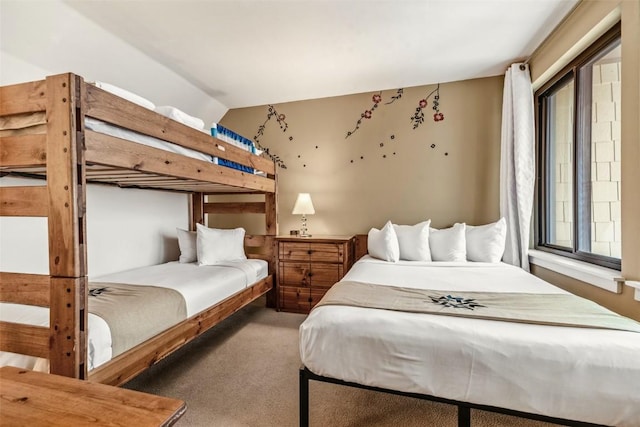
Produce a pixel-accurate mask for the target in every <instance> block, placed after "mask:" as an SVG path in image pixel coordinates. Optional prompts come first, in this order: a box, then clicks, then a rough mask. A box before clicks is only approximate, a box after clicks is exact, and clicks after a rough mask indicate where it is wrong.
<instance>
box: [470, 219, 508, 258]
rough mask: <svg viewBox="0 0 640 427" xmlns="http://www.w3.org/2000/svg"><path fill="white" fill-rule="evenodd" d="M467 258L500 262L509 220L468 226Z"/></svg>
mask: <svg viewBox="0 0 640 427" xmlns="http://www.w3.org/2000/svg"><path fill="white" fill-rule="evenodd" d="M466 239H467V259H468V260H469V261H477V262H500V260H502V255H503V254H504V245H505V241H506V240H507V221H506V220H505V219H504V218H500V219H499V220H498V221H496V222H494V223H491V224H487V225H480V226H476V227H474V226H471V225H467V226H466Z"/></svg>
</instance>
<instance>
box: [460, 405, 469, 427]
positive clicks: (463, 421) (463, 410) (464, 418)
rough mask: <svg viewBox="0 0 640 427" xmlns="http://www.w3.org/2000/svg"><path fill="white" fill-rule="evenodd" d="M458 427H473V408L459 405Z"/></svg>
mask: <svg viewBox="0 0 640 427" xmlns="http://www.w3.org/2000/svg"><path fill="white" fill-rule="evenodd" d="M458 427H471V408H469V407H468V406H465V405H458Z"/></svg>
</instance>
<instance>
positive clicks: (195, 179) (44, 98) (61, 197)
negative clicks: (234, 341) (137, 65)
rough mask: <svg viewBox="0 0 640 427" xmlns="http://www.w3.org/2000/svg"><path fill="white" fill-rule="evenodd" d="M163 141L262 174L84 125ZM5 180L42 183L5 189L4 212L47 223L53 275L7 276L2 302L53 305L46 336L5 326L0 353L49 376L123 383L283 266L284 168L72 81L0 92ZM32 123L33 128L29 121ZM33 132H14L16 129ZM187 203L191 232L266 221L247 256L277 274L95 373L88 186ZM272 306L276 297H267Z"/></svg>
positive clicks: (0, 168) (0, 287)
mask: <svg viewBox="0 0 640 427" xmlns="http://www.w3.org/2000/svg"><path fill="white" fill-rule="evenodd" d="M88 117H90V118H93V119H97V120H101V121H103V122H107V123H111V124H114V125H116V126H119V127H120V128H124V129H127V130H130V131H133V132H137V133H140V134H144V135H147V136H151V137H155V138H159V139H162V140H164V141H167V142H170V143H173V144H177V145H180V146H183V147H186V148H191V149H194V150H197V151H200V152H203V153H206V154H208V155H211V156H217V157H219V158H221V159H225V160H229V161H232V162H235V163H238V164H240V165H244V166H249V167H251V168H254V169H256V170H260V171H263V172H265V176H259V175H255V174H250V173H246V172H241V171H239V170H235V169H230V168H227V167H224V166H219V165H216V164H214V163H212V162H207V161H203V160H197V159H193V158H190V157H185V156H182V155H179V154H175V153H171V152H168V151H164V150H161V149H157V148H152V147H149V146H145V145H141V144H138V143H135V142H132V141H129V140H126V139H121V138H116V137H113V136H109V135H107V134H103V133H100V132H95V131H91V130H88V129H85V118H88ZM0 119H2V120H0V122H3V123H9V126H8V130H7V131H2V132H0V145H1V146H2V150H0V173H2V174H3V175H4V174H7V173H9V174H15V175H18V176H29V177H36V178H43V179H45V178H46V182H45V181H43V185H42V186H20V187H4V188H1V189H0V215H2V216H22V217H44V218H47V224H48V245H49V274H47V275H39V274H22V273H7V272H0V300H1V301H3V302H11V303H17V304H28V305H38V306H44V307H49V312H50V321H49V324H50V326H49V327H39V326H30V325H24V324H18V323H11V322H0V350H3V351H10V352H14V353H19V354H26V355H29V356H36V357H42V358H46V359H48V360H49V364H50V372H51V373H52V374H59V375H64V376H68V377H75V378H82V379H85V378H87V377H89V378H90V379H92V380H93V381H97V382H105V383H109V384H121V383H123V382H125V381H127V380H128V379H130V378H132V377H133V376H135V375H136V374H138V373H139V372H141V371H142V370H144V369H145V368H147V367H148V366H151V365H152V364H154V363H155V362H157V361H158V360H160V359H162V358H163V357H165V356H167V355H168V354H169V353H171V352H173V351H174V350H176V349H177V348H178V347H180V346H181V345H183V344H185V343H187V342H189V341H191V340H192V339H193V338H195V337H197V336H198V335H200V334H202V333H203V332H205V331H206V330H207V329H208V328H210V327H211V326H213V325H215V324H217V323H218V322H220V321H221V320H222V319H224V318H225V317H226V316H228V315H230V314H231V313H233V312H235V311H237V310H238V309H240V308H241V307H243V306H244V305H246V304H248V303H249V302H251V301H253V300H254V299H256V298H258V297H259V296H260V295H262V294H264V293H266V292H268V291H269V290H270V289H272V287H273V280H272V274H273V271H275V270H274V268H275V240H274V239H275V236H276V234H277V225H276V168H275V164H274V162H273V161H271V160H269V159H267V158H263V157H260V156H256V155H253V154H251V153H249V152H247V151H244V150H241V149H239V148H237V147H235V146H233V145H231V144H227V143H225V142H223V141H220V140H218V139H215V138H213V137H211V136H209V135H206V134H204V133H202V132H200V131H198V130H195V129H192V128H190V127H188V126H185V125H183V124H181V123H178V122H176V121H174V120H171V119H169V118H166V117H164V116H162V115H160V114H157V113H155V112H153V111H151V110H148V109H146V108H144V107H141V106H139V105H136V104H134V103H131V102H129V101H127V100H125V99H123V98H120V97H118V96H116V95H113V94H111V93H108V92H106V91H104V90H101V89H99V88H97V87H96V86H93V85H91V84H88V83H85V81H84V80H83V79H82V77H80V76H77V75H74V74H70V73H68V74H61V75H56V76H50V77H47V78H46V79H45V80H40V81H35V82H29V83H22V84H16V85H11V86H3V87H0ZM25 119H26V120H25ZM25 121H26V122H30V121H35V122H38V121H39V122H38V123H39V124H38V125H37V126H25V127H22V128H17V127H16V126H15V125H14V124H15V123H18V122H25ZM94 182H95V183H101V184H111V185H117V186H120V187H133V188H149V189H160V190H169V191H180V192H186V193H189V194H191V197H190V204H191V206H190V208H191V214H192V215H191V229H192V230H194V229H195V224H196V223H204V219H205V215H206V214H209V213H235V212H238V211H243V210H245V211H246V212H250V213H263V214H264V215H265V225H266V228H265V229H266V235H262V236H248V237H247V238H246V240H245V243H246V245H247V246H250V247H251V249H250V250H249V251H248V252H250V253H249V254H248V255H249V257H254V258H261V259H265V260H267V261H268V262H269V264H270V267H271V268H270V275H269V276H268V277H267V278H266V279H264V280H262V281H260V282H258V283H256V284H255V285H254V286H251V287H249V288H247V289H246V290H244V291H242V292H241V293H238V294H236V295H234V296H232V297H230V298H228V299H227V300H225V301H223V302H221V303H220V304H219V305H217V306H214V307H212V308H210V309H209V310H206V311H204V312H202V313H200V314H198V315H196V316H194V317H192V318H190V319H187V320H185V321H184V322H182V323H180V324H178V325H176V326H175V327H173V328H171V329H169V330H168V331H166V332H164V333H161V334H159V335H157V336H156V337H154V338H152V339H150V340H149V341H147V342H144V343H142V344H140V345H139V346H137V347H134V348H133V349H131V350H129V351H127V352H126V353H123V354H122V355H120V356H118V357H116V358H115V359H113V360H112V361H110V362H108V363H107V364H105V365H102V366H100V367H99V368H97V369H95V370H93V371H91V373H90V374H88V372H87V366H86V360H87V330H86V328H87V324H88V322H87V316H88V315H87V300H88V299H87V294H88V286H87V247H86V225H85V224H86V212H87V208H86V188H87V184H88V183H94ZM220 193H223V194H229V193H242V194H247V193H252V194H262V195H264V202H262V201H259V202H252V203H247V204H243V203H230V202H226V203H210V202H208V200H207V197H206V196H207V195H213V194H220ZM271 300H272V301H275V296H273V295H272V296H271Z"/></svg>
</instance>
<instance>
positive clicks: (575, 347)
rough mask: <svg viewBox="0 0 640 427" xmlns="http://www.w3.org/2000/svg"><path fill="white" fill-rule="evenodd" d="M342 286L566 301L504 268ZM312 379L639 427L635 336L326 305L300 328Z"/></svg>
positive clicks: (407, 267)
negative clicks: (366, 285)
mask: <svg viewBox="0 0 640 427" xmlns="http://www.w3.org/2000/svg"><path fill="white" fill-rule="evenodd" d="M343 280H353V281H361V282H369V283H376V284H387V285H398V286H404V287H414V288H424V289H436V290H451V291H463V290H469V291H472V290H474V291H490V292H538V293H564V291H563V290H561V289H558V288H556V287H554V286H552V285H550V284H549V283H546V282H544V281H542V280H540V279H538V278H536V277H535V276H533V275H530V274H528V273H526V272H524V271H523V270H521V269H519V268H516V267H513V266H510V265H507V264H484V263H443V262H438V263H421V262H406V261H401V262H399V263H396V264H393V263H388V262H383V261H378V260H374V259H373V258H370V257H365V258H364V259H362V260H360V261H359V262H357V263H356V264H355V265H354V266H353V268H352V269H351V270H350V271H349V273H348V274H347V275H346V276H345V277H344V279H343ZM300 356H301V358H302V362H303V364H304V365H305V366H306V367H307V368H309V369H310V370H311V371H312V372H314V373H316V374H318V375H322V376H327V377H332V378H337V379H341V380H345V381H350V382H356V383H359V384H364V385H369V386H377V387H382V388H387V389H393V390H399V391H404V392H412V393H420V394H428V395H434V396H439V397H443V398H447V399H452V400H457V401H463V402H471V403H476V404H485V405H491V406H497V407H503V408H509V409H514V410H518V411H524V412H529V413H536V414H543V415H547V416H552V417H558V418H567V419H572V420H580V421H588V422H593V423H601V424H606V425H617V426H640V334H638V333H633V332H624V331H613V330H597V329H586V328H570V327H560V326H542V325H533V324H522V323H510V322H503V321H491V320H478V319H469V318H458V317H451V316H438V315H429V314H420V313H404V312H395V311H387V310H376V309H369V308H358V307H345V306H323V307H319V308H317V309H315V310H313V311H312V312H311V314H310V315H309V317H308V318H307V319H306V320H305V322H304V323H303V324H302V325H301V326H300Z"/></svg>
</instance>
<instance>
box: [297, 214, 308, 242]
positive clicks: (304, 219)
mask: <svg viewBox="0 0 640 427" xmlns="http://www.w3.org/2000/svg"><path fill="white" fill-rule="evenodd" d="M299 236H300V237H311V234H309V233H308V231H307V216H306V215H305V214H302V228H300V234H299Z"/></svg>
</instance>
